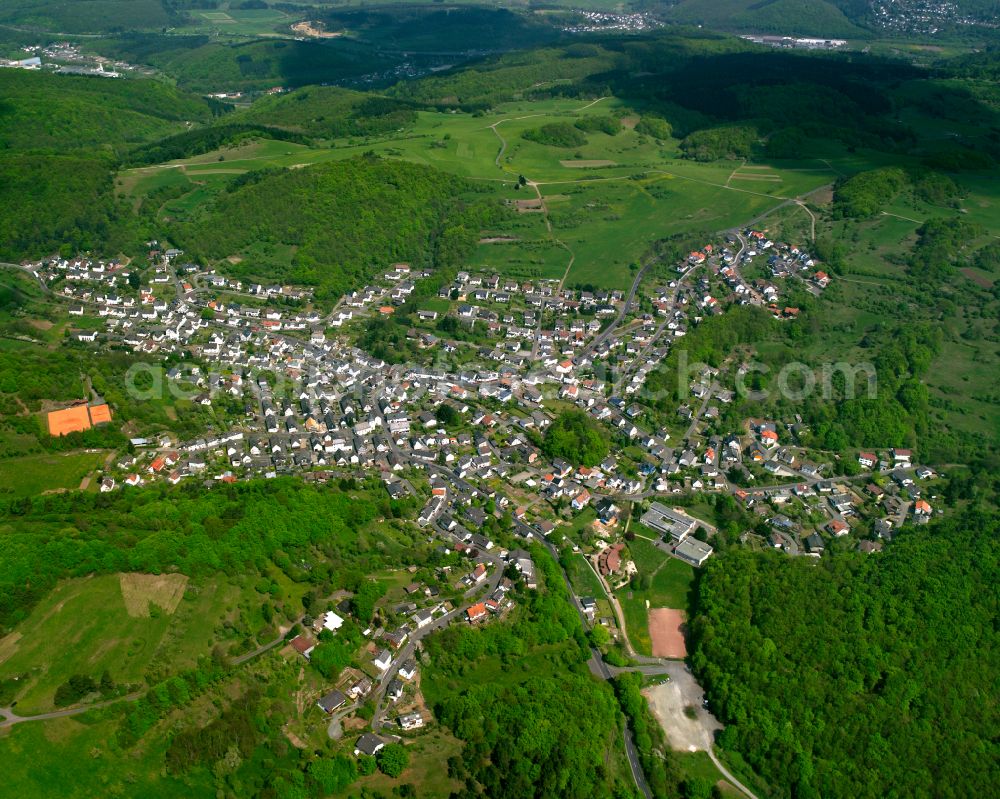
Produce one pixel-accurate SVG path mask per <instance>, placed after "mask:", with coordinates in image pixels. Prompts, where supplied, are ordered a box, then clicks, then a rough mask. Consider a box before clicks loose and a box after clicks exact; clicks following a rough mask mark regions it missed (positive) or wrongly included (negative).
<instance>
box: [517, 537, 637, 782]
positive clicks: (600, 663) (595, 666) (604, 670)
mask: <svg viewBox="0 0 1000 799" xmlns="http://www.w3.org/2000/svg"><path fill="white" fill-rule="evenodd" d="M521 526H522V527H523V526H524V525H521ZM541 540H542V543H543V544H544V545H545V546H546V547H547V548H548V550H549V551H550V552H551V553H552V556H553V557H554V558H555V560H556V563H559V551H558V550H557V549H556V547H555V545H554V544H552V543H551V542H549V541H547V540H545V539H544V538H543V539H541ZM559 571H560V573H561V574H562V577H563V582H564V583H565V584H566V591H567V592H568V593H569V596H570V599H571V600H572V602H573V607H574V608H576V612H577V614H579V616H580V622H581V623H582V624H583V628H584V629H587V614H585V613H584V612H583V608H582V607H581V606H580V600H579V599H578V598H577V596H576V592H575V591H574V590H573V585H572V583H570V581H569V575H568V574H566V570H565V569H563V568H562V565H561V564H560V566H559ZM587 666H588V667H589V668H590V672H591V674H593V675H594V676H595V677H600V678H601V679H602V680H610V679H611V678H612V676H613V675H612V673H611V671H610V669H609V668H608V664H607V663H605V662H604V659H603V658H602V657H601V653H600V652H599V651H598V650H596V649H591V650H590V660H588V661H587ZM622 737H623V738H624V741H625V755H626V756H627V757H628V763H629V767H630V768H631V769H632V779H633V780H634V781H635V785H636V787H637V788H638V789H639V790H640V791H642V794H643V796H645V797H646V799H652V797H653V792H652V791H651V790H650V789H649V783H647V782H646V775H645V774H644V773H643V771H642V764H641V762H640V761H639V752H638V750H637V749H636V748H635V741H634V740H633V739H632V730H631V729H630V728H629V726H628V723H626V724H625V725H624V726H623V728H622Z"/></svg>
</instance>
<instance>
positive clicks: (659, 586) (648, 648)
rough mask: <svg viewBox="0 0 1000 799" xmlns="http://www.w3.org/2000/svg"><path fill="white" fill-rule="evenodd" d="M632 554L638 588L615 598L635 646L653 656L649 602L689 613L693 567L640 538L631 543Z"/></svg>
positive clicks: (654, 605) (624, 591) (626, 591)
mask: <svg viewBox="0 0 1000 799" xmlns="http://www.w3.org/2000/svg"><path fill="white" fill-rule="evenodd" d="M629 552H630V553H631V555H632V559H633V560H634V561H635V565H636V568H637V569H638V570H639V576H638V580H639V583H638V587H633V586H626V587H624V588H622V589H621V590H619V591H618V592H617V593H616V595H617V597H618V602H619V604H620V605H621V607H622V612H623V613H624V614H625V626H626V627H627V628H628V637H629V640H630V641H631V642H632V646H634V647H635V650H636V651H637V652H638V653H639V654H641V655H651V654H652V642H651V640H650V637H649V617H648V610H647V607H646V603H647V601H648V602H649V607H650V608H674V609H677V610H684V611H685V612H687V610H688V604H689V598H688V593H689V592H690V590H691V584H692V583H693V582H694V568H693V567H691V566H689V565H688V564H686V563H684V562H683V561H680V560H678V559H677V558H672V557H670V556H669V555H667V554H666V553H665V552H663V551H662V550H659V549H657V548H656V547H655V546H654V545H653V544H652V542H650V541H647V540H646V539H644V538H640V537H638V536H637V537H636V538H635V540H634V541H630V542H629ZM647 586H648V587H647Z"/></svg>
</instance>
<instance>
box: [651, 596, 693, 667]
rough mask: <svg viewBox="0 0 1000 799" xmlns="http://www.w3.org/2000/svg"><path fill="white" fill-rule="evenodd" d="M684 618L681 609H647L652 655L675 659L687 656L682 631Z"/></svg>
mask: <svg viewBox="0 0 1000 799" xmlns="http://www.w3.org/2000/svg"><path fill="white" fill-rule="evenodd" d="M685 618H686V617H685V614H684V611H683V610H675V609H673V608H650V609H649V637H650V639H651V641H652V650H653V657H658V658H672V659H675V660H682V659H683V658H685V657H687V647H686V646H685V645H684V632H683V626H684V621H685Z"/></svg>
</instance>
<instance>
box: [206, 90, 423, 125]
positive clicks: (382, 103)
mask: <svg viewBox="0 0 1000 799" xmlns="http://www.w3.org/2000/svg"><path fill="white" fill-rule="evenodd" d="M414 119H416V113H415V112H414V111H413V110H412V109H411V108H410V107H409V105H408V104H407V103H404V102H402V101H399V100H392V99H386V98H382V97H377V96H372V95H369V94H364V93H362V92H355V91H351V90H350V89H341V88H338V87H336V86H309V87H306V88H303V89H298V90H296V91H294V92H290V93H289V94H282V95H276V96H272V97H264V98H262V99H260V100H258V101H257V102H255V103H254V104H253V105H252V106H250V108H248V109H246V110H243V111H237V112H236V113H234V114H233V115H232V116H230V117H228V118H227V119H226V122H227V123H233V122H251V123H258V124H264V125H268V126H271V127H276V128H283V129H285V130H290V131H294V132H297V133H305V134H308V135H311V136H320V137H324V138H327V137H328V138H339V137H345V136H371V135H378V134H380V133H391V132H393V131H397V130H399V129H400V128H404V127H408V126H410V125H412V124H413V121H414Z"/></svg>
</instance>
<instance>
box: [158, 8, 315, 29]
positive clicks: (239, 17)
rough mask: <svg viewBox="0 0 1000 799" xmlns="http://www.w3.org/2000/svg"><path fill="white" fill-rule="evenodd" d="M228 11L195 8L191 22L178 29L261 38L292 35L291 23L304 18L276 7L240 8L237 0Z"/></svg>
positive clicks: (190, 18) (189, 17)
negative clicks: (289, 29) (281, 34)
mask: <svg viewBox="0 0 1000 799" xmlns="http://www.w3.org/2000/svg"><path fill="white" fill-rule="evenodd" d="M231 5H232V7H231V8H228V9H226V10H225V11H220V10H215V11H200V10H195V11H192V12H191V13H190V14H189V16H188V23H187V24H186V25H184V26H183V27H182V28H180V29H179V30H178V32H179V33H185V34H199V33H200V34H216V35H223V36H239V37H247V38H252V37H257V36H275V35H277V34H278V33H279V31H280V32H281V33H283V34H284V35H290V32H289V31H288V30H285V29H287V28H288V26H289V25H291V24H292V22H294V21H295V20H297V19H299V18H301V15H295V16H292V15H290V14H286V13H284V12H283V11H278V10H277V9H274V8H259V9H258V8H236V5H237V4H236V3H232V4H231Z"/></svg>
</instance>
